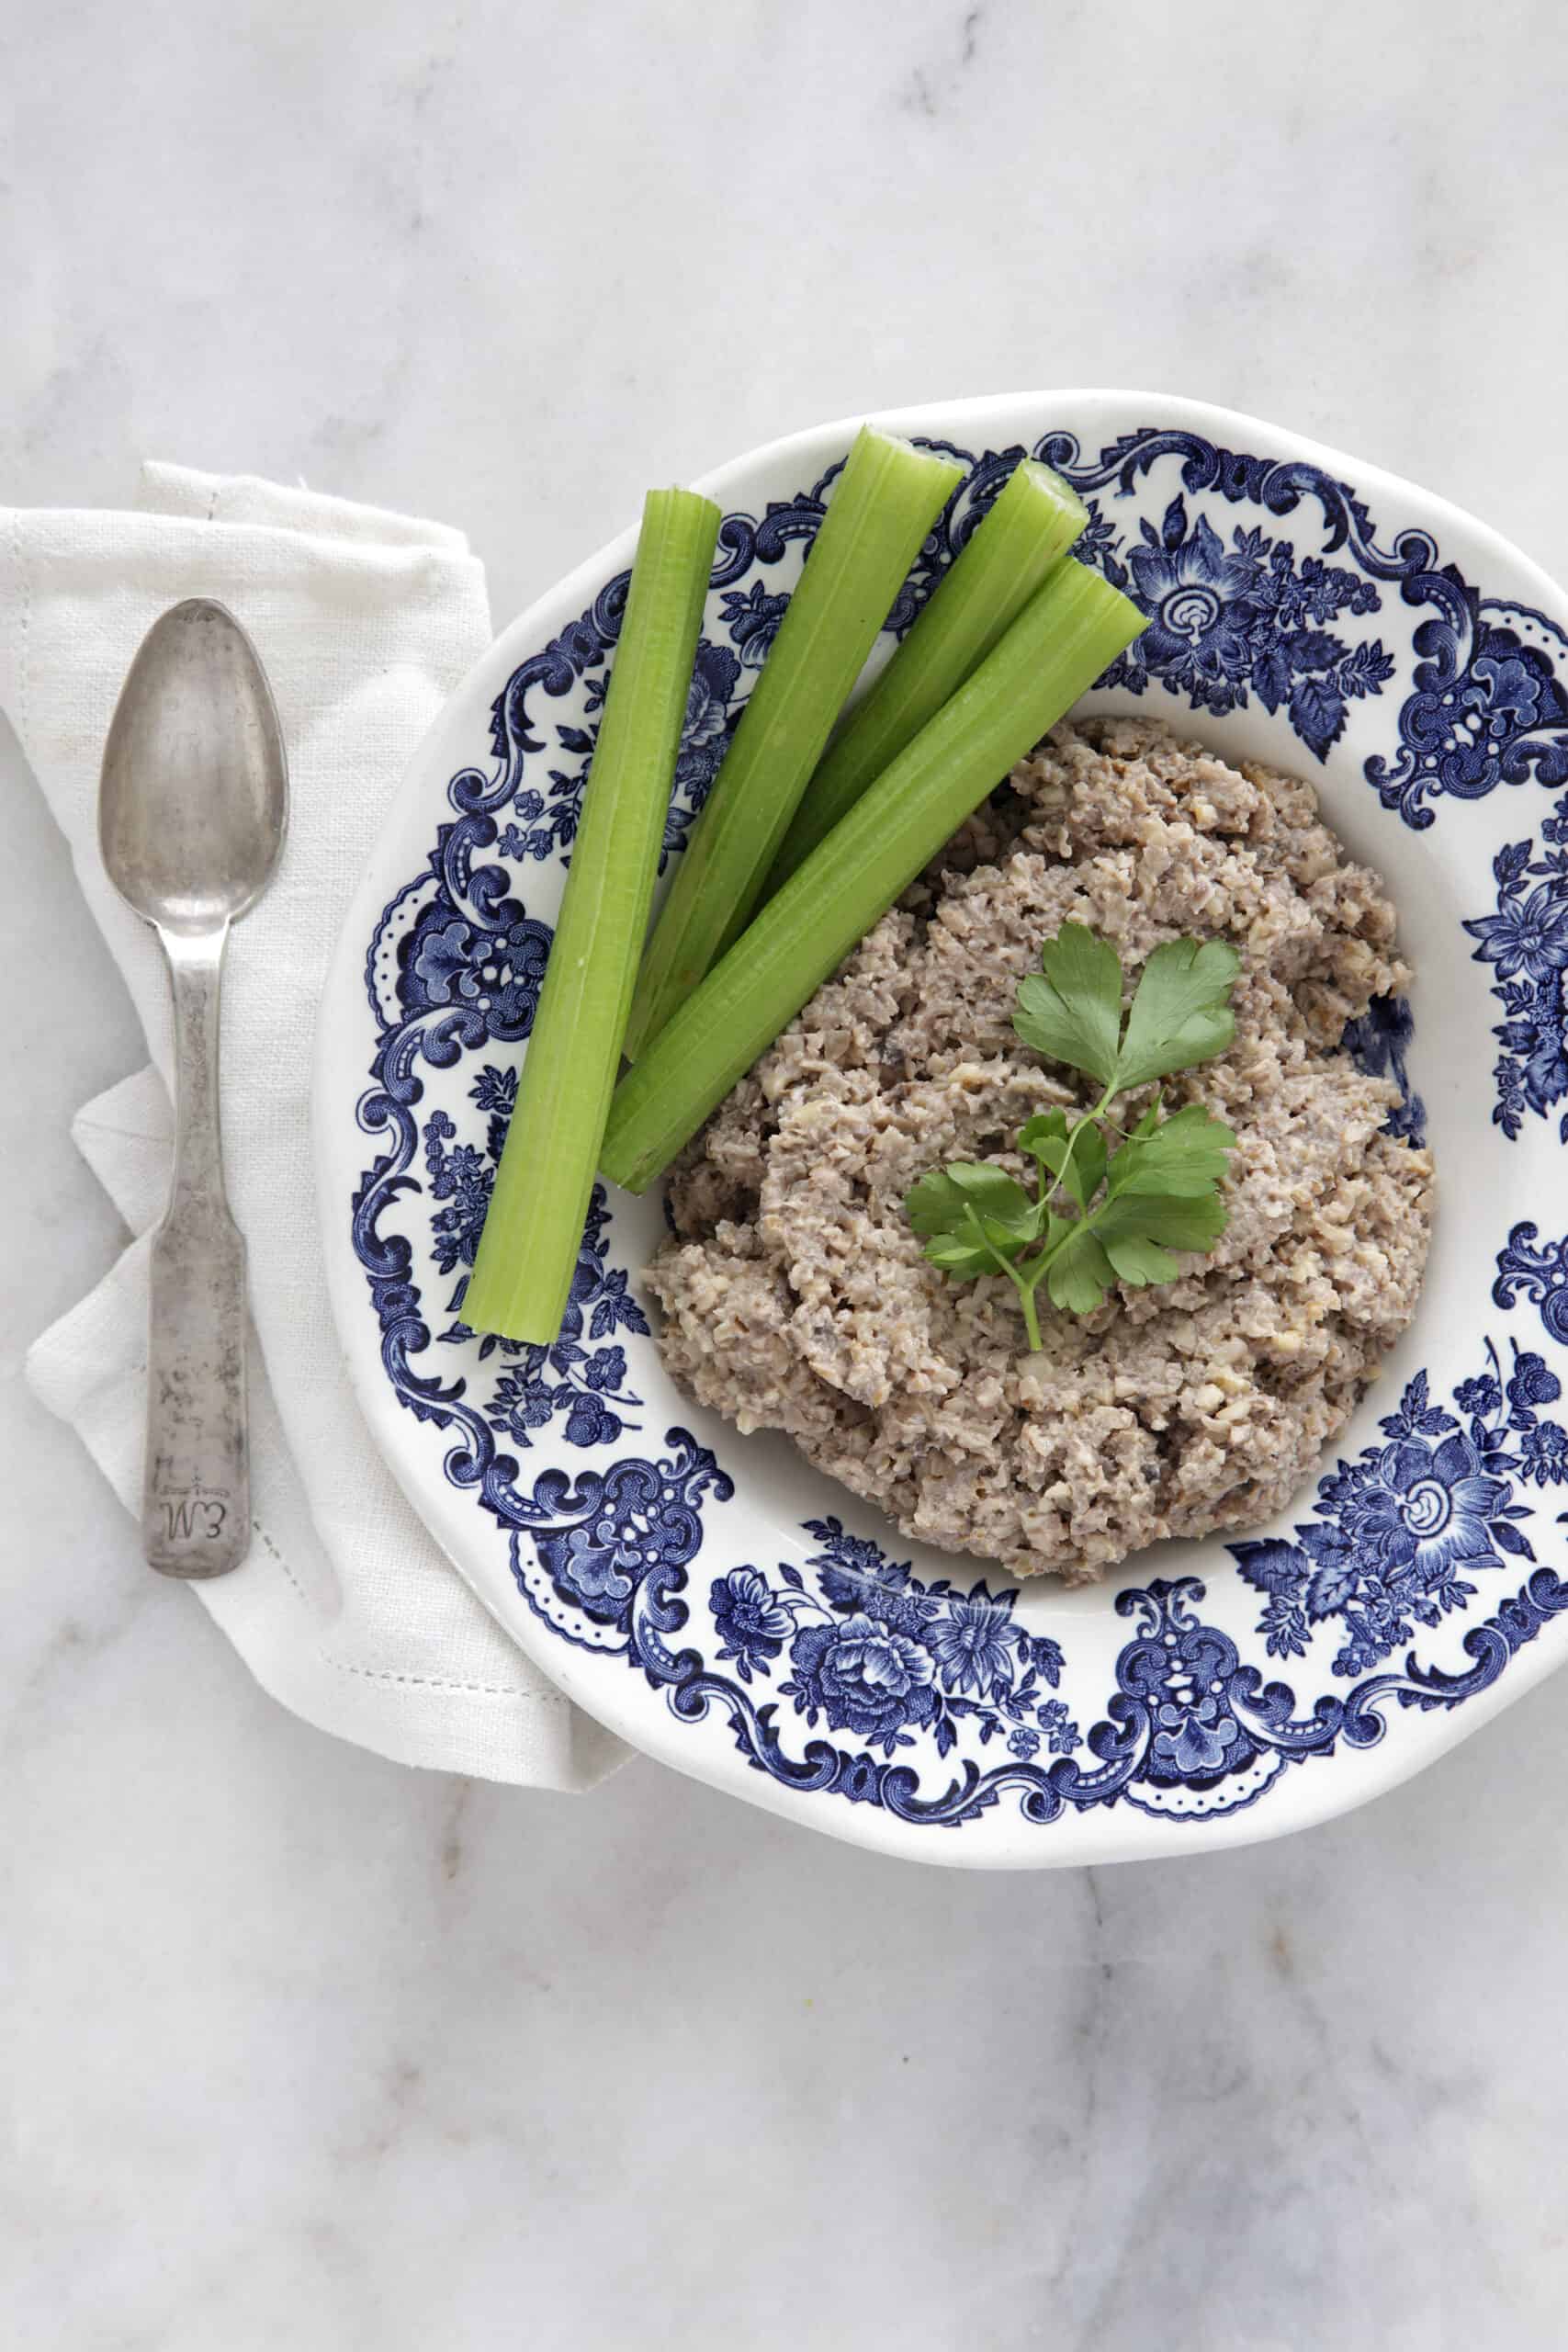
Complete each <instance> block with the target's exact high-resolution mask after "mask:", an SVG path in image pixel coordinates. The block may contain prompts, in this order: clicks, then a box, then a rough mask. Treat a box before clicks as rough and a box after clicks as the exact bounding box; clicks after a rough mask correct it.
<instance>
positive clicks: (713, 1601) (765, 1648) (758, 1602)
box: [708, 1568, 795, 1682]
mask: <svg viewBox="0 0 1568 2352" xmlns="http://www.w3.org/2000/svg"><path fill="white" fill-rule="evenodd" d="M708 1607H709V1609H710V1610H711V1611H712V1612H713V1622H714V1624H715V1625H716V1628H717V1631H718V1638H719V1647H718V1655H719V1657H729V1658H733V1659H734V1660H735V1669H736V1672H737V1673H738V1674H739V1676H740V1679H741V1680H742V1681H743V1682H749V1681H750V1679H751V1671H752V1668H754V1667H761V1668H762V1670H763V1672H764V1673H765V1672H766V1671H767V1662H768V1660H770V1659H772V1658H775V1657H778V1656H779V1653H780V1652H781V1651H782V1650H783V1648H784V1644H785V1642H787V1641H788V1639H789V1637H790V1634H792V1633H793V1632H794V1630H795V1619H794V1616H793V1614H792V1612H791V1610H790V1608H789V1607H788V1606H787V1605H786V1604H785V1603H784V1600H781V1599H779V1598H775V1596H774V1593H773V1587H772V1586H771V1585H770V1584H769V1582H768V1579H767V1577H764V1576H761V1575H760V1574H759V1573H758V1571H757V1570H756V1569H755V1568H731V1569H730V1571H729V1573H728V1576H722V1577H715V1578H714V1581H713V1583H712V1585H711V1586H710V1587H709V1589H708Z"/></svg>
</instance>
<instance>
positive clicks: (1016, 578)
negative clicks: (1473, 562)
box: [768, 458, 1089, 891]
mask: <svg viewBox="0 0 1568 2352" xmlns="http://www.w3.org/2000/svg"><path fill="white" fill-rule="evenodd" d="M1088 520H1089V515H1088V511H1087V509H1086V508H1085V506H1084V503H1083V501H1082V499H1080V498H1079V496H1078V494H1077V491H1075V490H1073V489H1071V488H1070V487H1069V485H1068V484H1067V483H1066V482H1065V481H1063V480H1062V479H1061V477H1060V475H1059V474H1054V473H1052V471H1051V470H1050V469H1049V467H1047V466H1042V465H1037V464H1036V463H1035V462H1034V460H1033V459H1032V458H1025V459H1024V460H1023V462H1022V463H1021V465H1018V466H1015V467H1014V469H1013V470H1012V472H1011V474H1010V476H1009V478H1008V481H1007V482H1006V484H1005V486H1004V488H1003V490H1002V492H1001V494H1000V495H999V497H998V499H997V501H996V503H995V504H994V505H993V506H992V508H991V510H990V512H989V514H988V515H986V516H985V517H984V518H983V520H982V521H981V523H980V524H979V526H978V527H977V528H976V531H975V534H974V536H973V537H972V538H971V539H970V540H969V542H968V544H967V546H966V547H964V548H963V549H962V550H961V551H960V553H959V555H958V556H957V557H956V559H955V560H954V562H953V569H952V571H950V572H949V573H948V575H947V577H946V579H945V580H943V581H942V582H941V583H940V584H939V586H938V588H937V590H936V593H935V594H933V595H932V596H931V600H930V602H929V603H928V604H927V605H926V607H925V610H924V611H923V612H922V613H921V614H920V615H919V618H918V619H917V621H916V622H915V625H914V627H913V628H911V629H910V631H909V634H908V637H907V638H906V639H904V642H903V644H902V645H900V646H899V648H898V650H897V652H896V653H895V654H894V656H893V659H892V660H891V662H889V663H888V664H887V667H886V670H884V672H883V673H882V675H881V676H880V677H879V678H878V679H877V681H876V684H874V686H873V687H872V688H871V690H870V692H869V693H868V694H867V695H866V696H865V698H864V700H863V702H862V703H861V704H860V705H859V707H857V708H856V709H854V710H852V712H851V713H850V716H849V718H848V719H847V720H846V721H845V723H844V726H843V727H842V729H840V733H839V735H838V736H837V738H836V740H835V741H833V742H832V743H830V744H829V747H828V751H827V752H826V754H825V756H824V758H823V760H822V763H821V765H820V766H819V767H818V770H817V773H816V775H814V776H813V777H812V779H811V782H810V784H809V785H808V786H807V790H806V797H805V798H804V800H802V802H801V804H800V806H799V808H798V809H796V810H795V816H794V818H793V820H791V823H790V828H789V831H788V832H787V833H785V835H784V842H783V845H782V847H781V848H780V850H779V854H778V855H777V857H776V858H775V859H774V860H773V872H772V873H771V874H770V875H769V876H768V889H769V890H770V891H773V890H776V889H778V888H779V887H780V885H781V884H782V883H784V882H786V881H787V880H788V879H789V876H791V875H792V874H793V873H794V872H795V867H796V866H797V865H799V864H800V861H801V859H802V858H803V857H805V856H806V855H807V853H808V852H809V851H811V850H814V849H815V848H816V846H817V844H818V842H819V841H821V840H823V839H824V838H825V836H826V835H827V834H829V833H830V832H831V831H832V830H833V828H834V826H835V825H836V824H837V823H838V821H839V820H840V817H842V816H843V815H845V814H846V812H847V811H848V810H849V809H852V808H853V807H854V805H855V802H856V801H857V800H858V799H859V798H860V797H861V794H862V793H863V791H864V790H865V788H866V786H868V785H870V784H874V783H875V781H876V779H877V777H878V776H879V775H882V774H883V772H884V770H885V769H886V768H888V767H890V766H891V765H892V763H893V762H894V761H895V760H896V759H897V756H898V754H899V752H901V751H902V750H903V748H904V746H905V744H906V743H908V742H912V741H913V740H914V738H915V737H916V736H917V735H918V734H919V731H920V729H921V728H922V727H923V726H924V725H925V723H926V721H927V719H929V718H935V717H936V714H937V712H938V711H939V710H940V709H941V708H942V704H943V703H944V702H945V701H946V700H947V698H948V696H949V695H953V694H956V693H957V691H958V689H959V687H960V686H961V685H962V684H964V679H965V678H966V677H968V675H969V673H970V672H971V671H972V670H973V669H975V668H976V666H977V664H978V663H980V662H983V661H984V660H985V658H986V656H987V653H989V652H990V650H991V649H992V647H993V646H994V645H996V644H997V643H998V641H999V640H1000V639H1001V637H1002V636H1003V634H1004V632H1005V631H1006V630H1007V628H1009V627H1010V624H1011V623H1012V622H1013V621H1015V620H1016V619H1017V618H1018V616H1019V614H1020V613H1021V612H1022V610H1023V608H1024V606H1025V605H1027V604H1028V602H1029V600H1030V598H1031V596H1032V595H1033V594H1034V592H1035V590H1036V589H1037V588H1038V587H1039V586H1040V584H1041V582H1043V580H1044V578H1045V576H1046V574H1047V572H1048V571H1050V570H1051V567H1052V566H1053V564H1055V563H1058V562H1060V560H1062V558H1063V557H1064V556H1065V555H1066V552H1067V549H1068V548H1070V547H1071V546H1072V544H1073V541H1074V540H1075V539H1076V538H1077V536H1078V533H1079V532H1080V531H1081V530H1082V529H1083V526H1084V525H1085V524H1086V523H1087V522H1088Z"/></svg>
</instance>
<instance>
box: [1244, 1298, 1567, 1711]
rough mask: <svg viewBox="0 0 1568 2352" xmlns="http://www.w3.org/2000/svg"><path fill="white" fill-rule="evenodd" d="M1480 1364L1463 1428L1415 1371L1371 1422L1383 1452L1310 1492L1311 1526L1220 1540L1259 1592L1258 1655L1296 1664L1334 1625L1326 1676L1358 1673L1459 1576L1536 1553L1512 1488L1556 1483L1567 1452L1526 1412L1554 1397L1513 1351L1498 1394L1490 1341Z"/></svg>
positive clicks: (1450, 1596) (1451, 1601)
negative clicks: (1389, 1408)
mask: <svg viewBox="0 0 1568 2352" xmlns="http://www.w3.org/2000/svg"><path fill="white" fill-rule="evenodd" d="M1487 1358H1488V1362H1489V1364H1490V1367H1491V1368H1490V1371H1489V1372H1487V1373H1484V1374H1478V1375H1476V1376H1475V1377H1474V1378H1472V1379H1470V1380H1466V1381H1461V1383H1460V1385H1459V1386H1458V1388H1456V1390H1455V1392H1454V1401H1455V1403H1456V1404H1457V1405H1458V1406H1459V1408H1460V1411H1461V1414H1463V1415H1464V1416H1465V1417H1466V1418H1465V1419H1464V1421H1463V1422H1461V1420H1460V1419H1457V1418H1456V1417H1455V1415H1453V1414H1452V1413H1450V1412H1447V1411H1445V1410H1444V1409H1443V1408H1441V1407H1440V1406H1434V1405H1433V1404H1432V1403H1431V1401H1430V1398H1429V1397H1428V1393H1427V1375H1426V1374H1425V1373H1418V1374H1416V1378H1415V1379H1414V1380H1413V1381H1412V1382H1411V1384H1410V1385H1409V1386H1408V1387H1407V1388H1406V1390H1405V1391H1404V1397H1402V1398H1401V1400H1400V1406H1399V1410H1398V1411H1397V1412H1396V1413H1394V1414H1393V1415H1391V1416H1390V1417H1389V1418H1388V1419H1384V1420H1382V1421H1380V1423H1379V1424H1378V1426H1379V1428H1380V1429H1381V1430H1382V1432H1383V1435H1384V1436H1385V1438H1386V1439H1387V1440H1388V1442H1387V1444H1385V1445H1381V1446H1369V1447H1368V1448H1367V1450H1366V1451H1365V1453H1362V1454H1361V1455H1360V1457H1359V1460H1358V1461H1355V1462H1341V1463H1339V1464H1337V1467H1336V1469H1335V1470H1334V1472H1333V1474H1332V1475H1331V1476H1328V1477H1326V1478H1325V1479H1324V1480H1323V1481H1322V1483H1321V1484H1320V1486H1319V1487H1318V1490H1317V1498H1316V1500H1315V1502H1314V1505H1313V1510H1314V1513H1315V1514H1316V1516H1317V1519H1318V1521H1321V1524H1317V1525H1313V1524H1305V1525H1301V1526H1298V1527H1297V1528H1296V1531H1295V1534H1296V1539H1297V1540H1296V1541H1295V1543H1293V1544H1291V1543H1282V1542H1279V1541H1277V1540H1265V1541H1260V1542H1259V1541H1253V1542H1247V1543H1241V1544H1231V1545H1230V1547H1229V1548H1230V1551H1231V1553H1232V1555H1233V1556H1234V1557H1235V1561H1236V1564H1237V1566H1239V1567H1240V1569H1241V1573H1242V1575H1243V1576H1244V1577H1246V1578H1247V1582H1248V1583H1249V1584H1252V1585H1255V1586H1256V1587H1257V1588H1258V1590H1259V1591H1260V1592H1262V1593H1264V1594H1265V1595H1266V1596H1267V1605H1266V1606H1265V1608H1264V1611H1263V1614H1262V1616H1261V1617H1260V1618H1259V1619H1258V1631H1259V1633H1261V1634H1265V1635H1266V1636H1267V1638H1268V1646H1269V1654H1270V1656H1273V1657H1305V1656H1306V1653H1307V1647H1308V1645H1309V1642H1310V1640H1311V1636H1312V1629H1313V1627H1314V1625H1317V1624H1320V1623H1323V1622H1324V1621H1325V1620H1326V1619H1329V1618H1338V1619H1339V1620H1340V1622H1341V1623H1342V1624H1343V1626H1344V1629H1345V1634H1346V1640H1345V1645H1344V1647H1343V1648H1342V1649H1341V1650H1340V1651H1339V1652H1338V1654H1337V1657H1336V1658H1335V1660H1334V1671H1335V1673H1336V1674H1346V1675H1349V1674H1362V1673H1365V1671H1366V1670H1367V1668H1369V1667H1371V1666H1375V1665H1377V1664H1378V1662H1379V1661H1380V1660H1381V1659H1382V1658H1385V1657H1389V1656H1390V1655H1391V1654H1392V1653H1393V1651H1394V1650H1395V1649H1396V1648H1397V1647H1398V1646H1399V1645H1400V1644H1401V1643H1402V1642H1406V1641H1408V1640H1409V1639H1410V1638H1411V1636H1412V1634H1413V1633H1414V1631H1415V1627H1416V1623H1420V1624H1423V1625H1427V1626H1434V1625H1437V1624H1438V1623H1440V1622H1441V1619H1442V1616H1443V1614H1444V1612H1445V1611H1449V1610H1452V1609H1458V1608H1461V1607H1462V1605H1463V1604H1464V1602H1465V1601H1466V1600H1469V1599H1470V1598H1471V1597H1472V1595H1473V1593H1474V1591H1475V1587H1474V1585H1473V1584H1471V1583H1469V1582H1468V1581H1467V1580H1466V1575H1475V1574H1478V1573H1481V1572H1483V1571H1484V1570H1487V1569H1491V1568H1498V1567H1501V1566H1502V1565H1503V1556H1502V1555H1511V1556H1513V1557H1515V1558H1519V1559H1526V1560H1533V1559H1534V1558H1535V1554H1534V1552H1533V1551H1532V1549H1531V1548H1530V1544H1529V1537H1528V1536H1526V1535H1525V1534H1524V1533H1522V1532H1521V1531H1520V1529H1519V1527H1518V1525H1517V1522H1518V1521H1520V1520H1523V1519H1529V1517H1530V1515H1531V1513H1530V1507H1529V1505H1528V1504H1525V1503H1521V1502H1517V1501H1516V1500H1515V1499H1514V1491H1515V1487H1516V1485H1518V1486H1524V1487H1528V1486H1529V1485H1530V1484H1532V1483H1534V1484H1535V1485H1537V1486H1544V1485H1547V1484H1549V1483H1551V1482H1552V1481H1553V1480H1554V1479H1556V1478H1557V1477H1558V1476H1562V1472H1560V1471H1559V1470H1558V1469H1557V1468H1555V1467H1553V1466H1551V1465H1553V1464H1557V1463H1558V1462H1560V1461H1561V1460H1562V1456H1563V1453H1564V1451H1565V1450H1568V1431H1565V1430H1562V1429H1560V1428H1558V1426H1557V1425H1556V1424H1555V1423H1551V1424H1545V1423H1542V1422H1540V1419H1539V1416H1538V1413H1537V1410H1536V1408H1537V1407H1539V1406H1540V1405H1546V1404H1554V1403H1555V1402H1556V1401H1557V1398H1558V1397H1559V1396H1560V1394H1561V1389H1560V1386H1559V1384H1558V1381H1557V1377H1556V1375H1555V1374H1553V1373H1551V1371H1549V1370H1548V1368H1547V1366H1546V1364H1545V1363H1544V1362H1543V1361H1542V1359H1541V1358H1540V1356H1537V1355H1530V1354H1528V1353H1521V1352H1520V1351H1519V1349H1518V1347H1517V1343H1515V1346H1514V1367H1513V1371H1512V1374H1510V1376H1509V1378H1508V1380H1507V1382H1506V1385H1505V1383H1504V1380H1503V1375H1502V1368H1501V1365H1500V1363H1499V1361H1498V1357H1497V1352H1496V1350H1495V1347H1494V1346H1493V1344H1492V1342H1491V1341H1490V1340H1488V1342H1487ZM1505 1408H1506V1409H1505ZM1547 1428H1550V1429H1551V1432H1552V1433H1551V1435H1550V1436H1545V1435H1543V1434H1542V1431H1543V1430H1545V1429H1547ZM1514 1440H1518V1441H1519V1442H1518V1443H1517V1444H1516V1443H1513V1442H1511V1441H1514ZM1461 1570H1463V1571H1465V1572H1466V1575H1461Z"/></svg>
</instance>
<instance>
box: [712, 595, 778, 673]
mask: <svg viewBox="0 0 1568 2352" xmlns="http://www.w3.org/2000/svg"><path fill="white" fill-rule="evenodd" d="M788 608H789V598H788V597H787V596H770V595H769V594H768V592H767V590H766V589H765V588H764V587H763V585H762V583H761V581H760V580H753V582H751V585H750V588H746V589H740V588H732V589H731V590H730V592H729V594H728V596H725V597H723V598H722V599H721V600H720V604H719V610H720V611H721V612H722V614H723V615H724V625H725V628H727V629H728V631H729V634H730V638H731V639H732V640H733V642H734V643H735V644H736V645H738V646H739V649H740V659H741V661H742V662H744V663H745V665H746V667H747V669H748V670H760V669H761V666H762V664H763V662H765V661H766V660H767V658H768V653H769V650H770V649H771V647H772V645H773V639H774V638H775V637H777V635H778V633H779V623H780V621H782V620H783V618H784V614H785V612H786V611H787V610H788Z"/></svg>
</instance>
